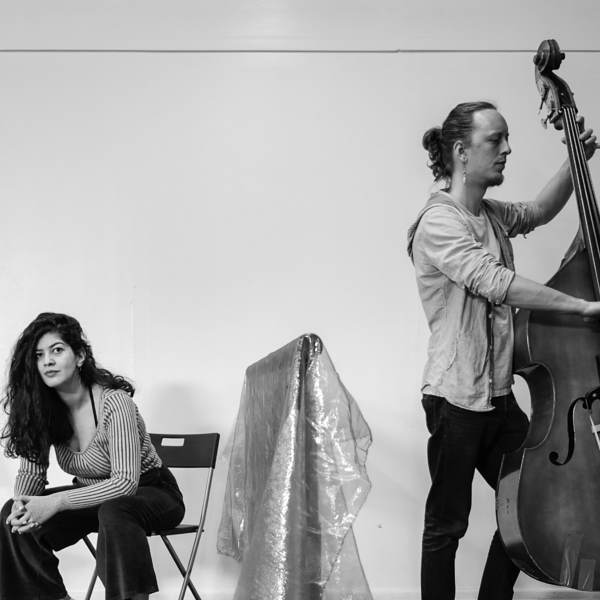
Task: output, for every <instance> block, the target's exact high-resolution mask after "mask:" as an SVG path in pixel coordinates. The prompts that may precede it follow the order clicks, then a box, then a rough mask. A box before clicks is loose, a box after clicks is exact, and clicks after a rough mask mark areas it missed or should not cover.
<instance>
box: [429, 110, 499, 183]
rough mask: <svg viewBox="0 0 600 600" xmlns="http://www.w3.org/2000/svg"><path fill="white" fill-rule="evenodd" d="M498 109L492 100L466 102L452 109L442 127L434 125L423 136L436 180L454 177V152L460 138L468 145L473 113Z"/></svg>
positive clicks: (447, 179) (430, 166) (471, 130)
mask: <svg viewBox="0 0 600 600" xmlns="http://www.w3.org/2000/svg"><path fill="white" fill-rule="evenodd" d="M488 109H492V110H496V107H495V106H494V105H493V104H492V103H491V102H464V103H462V104H459V105H458V106H456V107H455V108H453V109H452V110H451V111H450V114H449V115H448V116H447V117H446V120H445V121H444V124H443V125H442V126H441V127H432V128H431V129H428V130H427V131H426V132H425V135H424V136H423V148H425V150H427V152H428V153H429V162H428V163H427V166H428V167H429V168H430V169H431V170H432V171H433V177H434V178H435V181H439V180H440V179H445V180H446V181H448V182H449V181H450V179H451V178H452V167H453V164H452V153H453V150H454V144H455V143H456V142H458V141H459V140H462V141H463V142H465V144H466V145H467V146H468V145H469V143H470V141H471V134H472V133H473V115H474V114H475V113H476V112H479V111H480V110H488Z"/></svg>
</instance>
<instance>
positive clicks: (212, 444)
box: [83, 433, 220, 600]
mask: <svg viewBox="0 0 600 600" xmlns="http://www.w3.org/2000/svg"><path fill="white" fill-rule="evenodd" d="M150 438H151V440H152V445H153V446H154V447H155V448H156V451H157V452H158V455H159V456H160V458H161V459H162V461H163V464H165V465H166V466H167V467H169V468H184V469H187V468H192V469H208V474H207V477H206V485H205V487H204V500H203V502H202V511H201V513H200V521H199V523H198V524H197V525H188V524H184V523H182V524H180V525H178V526H177V527H175V528H174V529H165V530H161V531H153V532H152V533H151V534H150V535H151V536H156V535H159V536H160V537H161V539H162V541H163V542H164V544H165V546H166V547H167V550H168V551H169V554H170V555H171V558H172V559H173V560H174V561H175V564H176V565H177V568H178V569H179V572H180V573H181V575H182V577H183V585H182V586H181V591H180V592H179V600H183V597H184V596H185V592H186V588H188V587H189V588H190V590H191V591H192V594H193V595H194V597H195V598H196V600H202V599H201V598H200V594H198V591H197V590H196V588H195V586H194V584H193V582H192V580H191V579H190V577H191V573H192V568H193V566H194V561H195V560H196V553H197V552H198V545H199V543H200V537H201V536H202V533H203V531H204V521H205V520H206V509H207V507H208V499H209V496H210V487H211V484H212V477H213V472H214V469H215V462H216V460H217V451H218V449H219V438H220V436H219V434H218V433H192V434H183V435H173V434H166V433H165V434H163V433H151V434H150ZM184 533H194V534H195V538H194V543H193V545H192V551H191V553H190V558H189V561H188V566H187V569H186V568H185V567H184V566H183V563H182V562H181V560H180V559H179V556H178V555H177V553H176V552H175V549H174V548H173V546H172V544H171V542H170V540H169V539H168V538H169V536H172V535H181V534H184ZM83 541H84V542H85V544H86V545H87V547H88V548H89V550H90V552H91V553H92V554H93V556H94V558H96V549H95V548H94V545H93V544H92V542H90V540H89V538H88V537H87V536H86V537H84V538H83ZM96 578H97V571H96V569H94V574H93V575H92V580H91V581H90V585H89V587H88V591H87V594H86V596H85V600H90V598H91V596H92V592H93V590H94V585H95V584H96Z"/></svg>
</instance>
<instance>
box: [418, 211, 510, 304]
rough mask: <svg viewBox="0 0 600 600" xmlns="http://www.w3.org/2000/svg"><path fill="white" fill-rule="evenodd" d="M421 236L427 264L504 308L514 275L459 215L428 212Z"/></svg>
mask: <svg viewBox="0 0 600 600" xmlns="http://www.w3.org/2000/svg"><path fill="white" fill-rule="evenodd" d="M420 228H421V236H419V239H420V242H421V244H422V249H423V251H424V254H425V256H426V257H427V260H428V261H429V263H430V264H431V266H433V267H435V268H436V269H437V270H438V271H440V273H443V274H444V275H445V276H446V277H448V279H450V280H451V281H453V282H454V283H456V285H458V286H459V287H462V288H466V289H467V290H469V291H470V292H472V293H474V294H477V295H479V296H483V297H485V298H487V299H488V300H489V301H490V302H492V303H494V304H500V303H502V301H503V300H504V298H505V297H506V293H507V291H508V288H509V286H510V284H511V282H512V280H513V277H514V273H513V272H512V271H511V270H510V269H507V268H506V267H504V266H503V265H502V264H501V263H500V262H498V260H496V258H494V257H493V256H492V255H491V254H489V253H488V252H487V251H486V250H485V249H484V248H483V246H482V245H481V243H480V242H479V241H477V240H476V239H475V238H474V237H473V235H472V233H471V232H470V230H469V228H468V225H467V223H466V222H465V221H464V220H463V218H462V217H461V216H460V215H459V214H458V212H457V211H456V210H455V209H453V208H451V207H447V206H440V207H435V208H432V209H430V210H429V211H427V213H426V214H425V215H424V216H423V218H422V222H421V224H420Z"/></svg>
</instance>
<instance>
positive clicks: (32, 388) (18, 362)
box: [0, 313, 135, 465]
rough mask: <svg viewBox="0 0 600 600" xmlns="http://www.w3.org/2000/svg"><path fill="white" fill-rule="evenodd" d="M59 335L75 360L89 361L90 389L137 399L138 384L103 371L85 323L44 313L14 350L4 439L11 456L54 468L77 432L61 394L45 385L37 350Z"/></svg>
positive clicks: (85, 368) (83, 373)
mask: <svg viewBox="0 0 600 600" xmlns="http://www.w3.org/2000/svg"><path fill="white" fill-rule="evenodd" d="M47 333H55V334H56V335H58V336H59V337H60V338H61V339H62V341H63V342H65V344H68V345H69V346H70V347H71V349H72V350H73V352H74V353H75V355H84V356H85V358H84V361H83V364H82V365H81V369H80V371H79V377H80V378H81V382H82V384H83V385H84V386H85V387H91V386H92V385H93V384H99V385H101V386H103V387H106V388H111V389H118V390H124V391H125V392H127V393H128V394H131V395H132V396H133V394H134V392H135V388H134V387H133V384H132V383H131V382H130V381H129V380H127V379H125V378H124V377H121V376H120V375H113V374H112V373H111V372H110V371H107V370H106V369H103V368H102V367H100V366H99V365H98V364H97V363H96V361H95V359H94V354H93V352H92V347H91V346H90V344H89V342H88V340H87V339H86V337H85V334H84V333H83V330H82V329H81V325H80V324H79V322H78V321H77V320H76V319H74V318H73V317H69V316H67V315H63V314H59V313H42V314H40V315H38V316H37V318H36V319H35V320H34V321H33V322H32V323H30V324H29V325H28V326H27V328H26V329H25V331H23V333H22V334H21V336H20V337H19V339H18V340H17V343H16V344H15V347H14V349H13V353H12V358H11V360H10V366H9V371H8V383H7V385H6V388H5V390H4V396H3V398H2V407H3V409H4V412H5V413H6V414H7V415H8V420H7V422H6V425H5V426H4V428H3V430H2V434H1V435H0V439H1V440H2V443H3V444H4V445H5V455H6V456H8V457H10V458H17V457H19V456H22V457H24V458H26V459H28V460H30V461H32V462H37V463H40V464H46V465H47V464H48V458H49V453H50V446H52V445H53V444H59V443H61V442H66V441H68V440H69V439H70V438H71V436H72V435H73V429H72V427H71V424H70V422H69V419H68V409H67V407H66V405H65V404H64V403H63V402H62V400H61V399H60V396H59V395H58V393H57V392H56V391H55V390H54V389H52V388H50V387H48V386H47V385H46V384H45V383H44V382H43V380H42V377H41V375H40V373H39V371H38V367H37V357H36V350H37V345H38V342H39V340H40V338H41V337H42V336H44V335H45V334H47Z"/></svg>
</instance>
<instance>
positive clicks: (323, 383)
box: [217, 335, 372, 600]
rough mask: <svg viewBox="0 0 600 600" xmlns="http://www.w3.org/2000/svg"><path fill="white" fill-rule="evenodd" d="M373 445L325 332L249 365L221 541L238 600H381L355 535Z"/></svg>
mask: <svg viewBox="0 0 600 600" xmlns="http://www.w3.org/2000/svg"><path fill="white" fill-rule="evenodd" d="M371 441H372V438H371V431H370V429H369V426H368V425H367V423H366V421H365V420H364V418H363V416H362V414H361V412H360V409H359V408H358V405H357V404H356V401H355V400H354V398H352V396H351V395H350V393H349V392H348V391H347V390H346V388H345V387H344V385H343V384H342V382H341V381H340V378H339V376H338V374H337V372H336V371H335V369H334V367H333V364H332V363H331V360H330V358H329V355H328V354H327V351H326V350H325V348H324V347H323V344H322V342H321V340H320V339H319V338H318V337H317V336H316V335H305V336H302V337H301V338H299V339H297V340H294V341H293V342H292V343H290V344H288V345H287V346H284V347H283V348H281V349H280V350H278V351H276V352H274V353H272V354H270V355H269V356H267V357H266V358H264V359H263V360H261V361H259V362H258V363H256V364H254V365H252V366H250V367H249V368H248V369H247V371H246V378H245V381H244V387H243V390H242V399H241V403H240V409H239V413H238V417H237V421H236V423H235V426H234V429H233V431H232V433H231V436H230V439H229V441H228V443H227V446H226V449H225V452H224V454H225V456H226V457H228V459H229V474H228V479H227V489H226V492H225V501H224V504H223V515H222V518H221V525H220V527H219V534H218V541H217V549H218V551H219V552H220V553H222V554H226V555H228V556H231V557H233V558H235V559H236V560H238V561H241V562H242V572H241V575H240V579H239V582H238V586H237V589H236V592H235V596H234V600H317V599H319V600H320V599H323V600H372V596H371V592H370V590H369V585H368V583H367V580H366V577H365V574H364V571H363V568H362V565H361V563H360V559H359V556H358V548H357V546H356V541H355V538H354V535H353V533H352V523H353V522H354V519H355V518H356V515H357V514H358V511H359V510H360V507H361V506H362V505H363V503H364V501H365V499H366V497H367V495H368V493H369V490H370V487H371V484H370V482H369V479H368V477H367V473H366V469H365V462H366V458H367V450H368V448H369V446H370V444H371Z"/></svg>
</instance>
